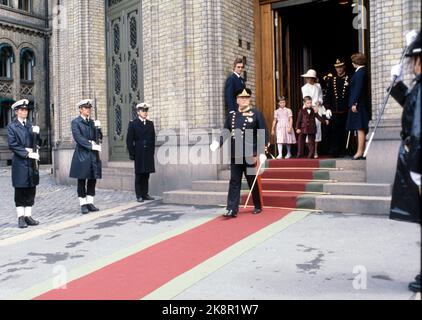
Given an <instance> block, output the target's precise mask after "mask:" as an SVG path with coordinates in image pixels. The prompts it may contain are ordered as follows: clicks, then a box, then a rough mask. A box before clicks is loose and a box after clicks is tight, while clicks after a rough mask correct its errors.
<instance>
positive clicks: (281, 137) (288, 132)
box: [271, 97, 296, 159]
mask: <svg viewBox="0 0 422 320" xmlns="http://www.w3.org/2000/svg"><path fill="white" fill-rule="evenodd" d="M277 105H278V107H279V108H278V109H277V110H275V111H274V121H273V126H272V130H271V135H272V136H275V133H277V146H278V153H279V155H278V157H277V159H281V158H283V145H285V146H286V148H287V154H286V159H289V158H291V157H292V154H291V145H292V144H295V143H296V136H295V133H294V130H293V114H292V110H291V109H290V108H289V107H287V103H286V98H285V97H281V98H279V99H278V100H277ZM276 125H277V131H275V129H276Z"/></svg>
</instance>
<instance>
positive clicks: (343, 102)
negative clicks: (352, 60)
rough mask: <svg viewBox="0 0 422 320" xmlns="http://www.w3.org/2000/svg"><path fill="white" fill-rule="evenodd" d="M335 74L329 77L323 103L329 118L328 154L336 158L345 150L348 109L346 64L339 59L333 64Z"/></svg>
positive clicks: (348, 84) (348, 88)
mask: <svg viewBox="0 0 422 320" xmlns="http://www.w3.org/2000/svg"><path fill="white" fill-rule="evenodd" d="M334 67H335V68H336V72H337V75H335V76H334V77H331V78H330V80H329V82H328V84H327V95H326V101H325V102H324V105H325V107H326V109H327V112H326V117H327V119H330V122H331V125H330V130H329V136H330V154H331V155H332V156H333V157H334V158H337V157H339V156H342V155H344V154H345V152H346V139H347V132H346V120H347V112H348V110H349V108H348V103H349V94H350V77H349V75H348V74H347V72H346V65H345V62H344V61H341V60H340V59H337V60H336V63H335V64H334Z"/></svg>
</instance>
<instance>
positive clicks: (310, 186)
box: [192, 179, 325, 192]
mask: <svg viewBox="0 0 422 320" xmlns="http://www.w3.org/2000/svg"><path fill="white" fill-rule="evenodd" d="M261 183H262V188H263V190H282V191H301V192H325V191H324V190H323V183H322V182H313V181H303V182H299V181H289V180H266V179H262V180H261ZM247 189H249V188H248V185H247V183H246V180H245V179H243V181H242V190H247ZM192 190H196V191H217V192H227V191H228V190H229V180H199V181H193V182H192Z"/></svg>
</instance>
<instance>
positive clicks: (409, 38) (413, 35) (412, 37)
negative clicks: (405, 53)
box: [406, 30, 418, 46]
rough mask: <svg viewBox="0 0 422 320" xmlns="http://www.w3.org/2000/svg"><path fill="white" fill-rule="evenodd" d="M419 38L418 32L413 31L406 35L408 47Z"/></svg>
mask: <svg viewBox="0 0 422 320" xmlns="http://www.w3.org/2000/svg"><path fill="white" fill-rule="evenodd" d="M417 36H418V32H417V31H416V30H411V31H409V32H408V33H406V46H410V45H411V44H412V42H413V41H415V40H416V37H417Z"/></svg>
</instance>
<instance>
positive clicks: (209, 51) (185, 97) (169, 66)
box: [0, 0, 421, 194]
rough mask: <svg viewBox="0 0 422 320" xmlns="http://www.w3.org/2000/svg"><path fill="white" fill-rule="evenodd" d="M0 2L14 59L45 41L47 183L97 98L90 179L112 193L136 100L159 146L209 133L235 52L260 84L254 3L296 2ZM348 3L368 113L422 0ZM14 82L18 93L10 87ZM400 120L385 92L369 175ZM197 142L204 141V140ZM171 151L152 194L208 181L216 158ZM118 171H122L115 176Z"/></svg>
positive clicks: (384, 172) (390, 146)
mask: <svg viewBox="0 0 422 320" xmlns="http://www.w3.org/2000/svg"><path fill="white" fill-rule="evenodd" d="M8 1H9V2H12V3H13V4H12V5H11V6H10V7H9V6H5V5H0V10H1V11H0V32H1V33H0V40H1V41H0V43H2V42H6V43H10V44H13V46H14V50H15V55H16V56H17V55H18V48H20V46H21V44H22V43H24V42H28V43H32V44H33V45H32V47H33V49H34V51H35V50H37V57H38V55H40V58H41V56H42V53H43V52H44V50H45V45H46V44H45V37H48V39H49V42H48V46H49V49H48V50H49V59H48V64H49V67H48V69H47V65H46V64H45V63H46V62H45V61H42V60H43V59H38V58H37V63H36V67H35V75H36V76H37V72H38V73H39V74H38V76H37V77H39V78H40V79H43V80H44V81H49V86H48V87H49V90H48V91H46V90H42V83H40V88H38V83H37V85H36V87H37V90H36V91H35V92H36V93H37V100H38V99H39V100H38V101H40V105H43V106H44V105H45V106H48V107H49V109H50V110H51V114H50V117H49V119H50V122H51V133H52V135H51V136H52V143H51V145H52V149H53V151H52V160H53V164H54V170H55V175H56V178H57V181H58V182H60V183H71V182H72V181H71V180H69V178H68V172H69V167H70V161H71V157H72V154H73V149H74V142H73V140H72V136H71V131H70V122H71V120H72V119H73V118H74V117H76V116H77V115H78V110H77V108H76V103H77V102H78V101H79V100H81V99H83V98H88V97H90V98H95V100H96V105H97V118H98V119H99V120H101V122H102V127H103V132H104V134H105V137H104V141H103V152H102V154H101V157H102V160H103V165H104V167H105V168H106V169H105V171H104V172H105V179H103V181H102V182H101V183H100V186H104V187H115V188H119V189H132V188H133V186H132V182H131V181H130V182H127V181H126V180H125V179H126V178H125V177H127V176H128V175H129V174H131V172H132V171H131V170H132V169H131V167H132V163H131V162H129V161H128V156H127V153H126V150H125V144H124V143H125V131H126V129H127V125H128V122H129V121H130V120H131V119H132V118H133V115H134V112H133V107H134V106H135V105H136V103H138V102H142V101H145V102H148V103H150V104H151V106H152V107H151V109H150V115H149V116H150V118H151V120H153V121H154V123H155V127H156V130H157V132H159V133H162V134H163V136H162V137H160V136H159V139H158V141H157V145H158V146H160V145H166V146H169V152H171V151H172V150H171V149H172V148H173V149H175V150H176V149H177V144H178V142H179V143H180V142H181V141H182V139H184V137H188V136H189V135H192V134H193V133H195V132H199V131H198V130H201V132H202V133H203V135H204V137H209V136H210V135H211V131H212V129H215V128H220V127H221V126H222V123H223V120H224V118H225V114H224V97H223V94H224V92H223V91H224V81H225V79H226V77H227V76H228V75H229V74H230V72H231V68H232V63H233V60H234V58H235V57H237V56H240V57H244V59H245V62H246V71H247V86H248V87H250V88H252V90H253V92H255V91H258V86H257V83H259V79H258V78H259V77H261V76H264V77H267V76H269V75H266V74H264V75H262V74H261V75H260V73H259V72H258V68H259V66H258V56H262V54H261V53H262V52H261V51H262V50H271V48H262V47H258V46H257V41H256V40H257V38H256V37H257V34H258V32H259V30H258V29H257V28H260V26H259V25H257V23H256V20H257V15H258V14H259V10H260V8H262V6H265V5H268V6H270V7H269V11H268V12H269V13H270V14H271V10H273V9H271V8H272V7H271V6H272V5H275V4H277V3H284V4H289V5H296V3H295V1H292V0H285V1H273V0H247V1H241V0H213V1H209V0H161V1H155V0H142V1H141V0H92V1H76V0H58V1H54V5H50V7H49V8H47V7H45V6H43V5H42V3H44V1H39V2H38V1H36V0H33V1H31V2H33V4H32V6H33V8H34V9H35V8H38V6H39V11H34V16H31V14H28V13H22V12H21V11H19V10H16V9H15V8H16V6H17V2H18V0H8ZM15 2H16V3H15ZM308 2H309V3H311V2H313V1H308ZM348 2H350V3H355V4H356V5H360V6H361V7H363V8H365V12H366V13H367V14H368V24H367V26H366V27H367V29H366V30H365V32H366V33H367V39H368V47H367V48H366V53H367V54H368V56H369V61H370V73H371V92H372V110H373V119H376V118H377V111H378V109H379V106H380V105H381V102H382V100H383V98H384V95H385V89H386V87H387V86H388V83H389V79H390V69H391V66H392V65H394V64H396V63H398V61H399V59H400V55H401V53H402V50H403V45H404V34H405V32H406V31H408V30H410V29H420V21H421V14H420V11H421V10H420V9H421V3H420V2H419V1H412V0H387V1H362V0H359V1H357V0H350V1H348ZM37 3H38V5H37ZM45 3H47V1H45ZM300 3H304V1H300ZM37 10H38V9H37ZM46 12H48V15H47V18H45V17H46ZM35 13H36V14H35ZM22 14H24V16H25V19H24V20H25V21H26V23H25V25H22V26H20V27H16V26H11V24H10V23H11V22H10V21H11V19H14V20H13V21H12V22H14V23H15V24H17V21H18V20H19V21H22V20H23V19H19V18H18V17H17V16H18V15H22ZM268 16H271V15H268ZM41 17H44V18H41ZM31 19H32V20H31ZM7 21H9V22H7ZM46 26H47V28H46ZM19 28H20V29H19ZM31 28H32V29H31ZM18 29H19V30H22V32H19V30H18ZM24 31H25V32H24ZM9 38H10V39H13V41H11V40H10V41H9V40H7V39H9ZM267 62H268V61H267ZM264 63H265V62H264ZM13 70H14V72H18V71H17V70H16V68H14V69H13ZM47 70H48V75H47V72H46V71H47ZM43 72H44V73H43ZM16 76H17V75H16ZM47 76H48V77H49V80H46V79H47ZM271 76H272V75H271ZM411 78H412V76H411V72H410V70H408V71H407V75H406V78H405V79H406V81H407V82H410V80H411ZM0 81H1V80H0ZM13 90H14V91H13V92H14V93H13V94H14V98H17V96H18V95H19V94H18V91H16V90H18V89H17V87H14V89H13ZM45 94H48V95H49V96H46V95H45ZM271 99H275V96H274V97H271ZM48 101H49V103H48ZM41 102H42V103H41ZM263 107H265V106H260V105H258V108H263ZM46 114H47V113H46ZM400 116H401V108H400V106H398V105H397V104H396V103H395V102H394V101H393V100H390V101H389V104H388V107H387V110H386V112H385V114H384V116H383V120H382V122H381V129H380V131H379V133H377V135H376V139H375V140H374V142H373V147H372V148H371V151H370V154H369V155H368V160H367V165H368V181H386V182H391V181H392V174H393V172H394V170H395V161H396V154H397V145H398V137H399V135H398V131H399V130H400V129H399V126H400V120H399V119H400ZM267 120H268V119H267ZM269 121H271V119H270V120H269ZM43 130H46V127H45V126H44V128H43ZM164 130H167V132H165V131H164ZM169 130H170V131H169ZM195 130H196V131H195ZM171 141H173V142H172V143H171ZM201 143H203V145H206V144H207V143H208V140H207V139H203V140H201V141H200V143H199V144H201ZM187 144H188V145H190V146H192V145H194V144H195V145H197V144H198V143H197V142H196V141H189V142H188V143H187ZM379 150H384V151H385V150H388V154H389V156H388V159H385V158H386V157H385V156H383V157H382V158H381V156H379V154H383V155H385V152H383V153H380V152H379ZM178 151H179V154H178V155H177V157H178V159H177V161H175V162H171V161H170V162H169V163H165V164H160V163H157V166H156V167H157V173H156V174H154V175H153V176H152V181H151V186H152V193H155V194H160V193H161V192H163V191H165V190H170V189H174V188H182V187H190V182H191V181H192V180H199V179H216V178H217V177H218V171H219V169H220V168H221V166H220V165H217V164H205V163H200V164H192V163H189V162H188V161H185V160H186V159H184V158H183V157H184V156H186V153H188V152H189V150H188V149H186V150H184V151H183V150H182V151H180V150H178ZM173 160H174V159H173ZM177 163H178V164H177ZM122 172H127V176H125V177H123V178H121V179H120V180H119V178H118V177H119V174H120V173H122ZM110 175H112V176H113V177H112V179H108V178H107V177H108V176H110ZM119 181H120V182H119Z"/></svg>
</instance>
